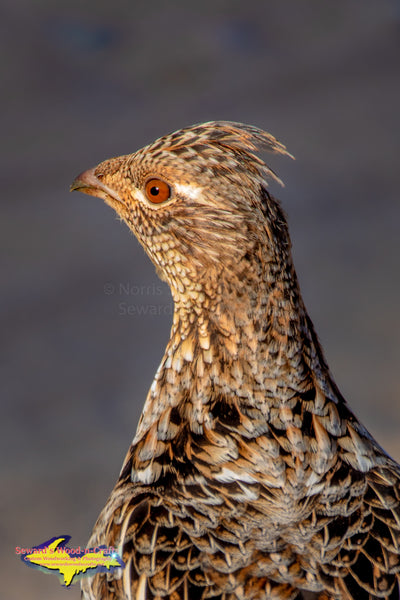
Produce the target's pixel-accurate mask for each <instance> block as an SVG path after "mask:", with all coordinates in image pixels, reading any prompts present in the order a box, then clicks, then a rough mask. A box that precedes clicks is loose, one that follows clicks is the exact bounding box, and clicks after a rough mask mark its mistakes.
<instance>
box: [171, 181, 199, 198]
mask: <svg viewBox="0 0 400 600" xmlns="http://www.w3.org/2000/svg"><path fill="white" fill-rule="evenodd" d="M174 188H175V191H176V193H177V194H179V195H182V196H186V198H190V199H191V200H196V198H198V197H199V195H200V194H201V192H202V191H203V190H202V188H201V187H198V186H197V185H191V184H187V183H175V185H174Z"/></svg>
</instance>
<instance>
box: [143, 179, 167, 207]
mask: <svg viewBox="0 0 400 600" xmlns="http://www.w3.org/2000/svg"><path fill="white" fill-rule="evenodd" d="M145 191H146V196H147V199H148V200H150V202H152V203H153V204H161V202H165V201H166V200H168V198H169V197H170V196H171V188H170V187H169V185H168V183H165V181H162V180H161V179H149V181H148V182H147V183H146V187H145Z"/></svg>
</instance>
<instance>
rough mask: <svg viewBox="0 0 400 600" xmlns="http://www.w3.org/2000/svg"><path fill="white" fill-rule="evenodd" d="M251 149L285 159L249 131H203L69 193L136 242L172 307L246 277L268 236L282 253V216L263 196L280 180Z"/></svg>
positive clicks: (79, 182) (84, 178) (269, 249)
mask: <svg viewBox="0 0 400 600" xmlns="http://www.w3.org/2000/svg"><path fill="white" fill-rule="evenodd" d="M257 150H267V151H270V152H273V153H277V154H288V153H287V152H286V149H285V147H284V146H283V145H282V144H280V143H279V142H277V141H276V139H275V138H274V137H273V136H271V135H270V134H268V133H266V132H264V131H262V130H260V129H258V128H256V127H252V126H249V125H242V124H239V123H231V122H225V121H220V122H215V121H214V122H209V123H204V124H200V125H195V126H193V127H188V128H186V129H182V130H179V131H177V132H175V133H172V134H170V135H167V136H165V137H162V138H160V139H159V140H157V141H155V142H154V143H152V144H150V145H148V146H146V147H145V148H143V149H141V150H139V151H137V152H135V153H134V154H129V155H126V156H120V157H117V158H112V159H110V160H106V161H104V162H102V163H100V164H99V165H98V166H97V167H95V168H93V169H90V170H88V171H85V172H83V173H81V174H80V175H79V176H78V177H77V178H76V179H75V181H74V182H73V184H72V186H71V190H78V191H81V192H84V193H86V194H89V195H93V196H98V197H100V198H103V199H104V200H105V202H106V203H107V204H109V205H110V206H111V207H112V208H113V209H114V210H115V211H116V212H117V213H118V215H119V216H120V217H121V218H122V219H123V220H124V221H125V222H126V223H127V225H128V227H129V228H130V229H131V230H132V231H133V233H134V234H135V235H136V237H137V239H138V240H139V242H140V243H141V244H142V246H143V247H144V249H145V251H146V252H147V254H148V255H149V256H150V258H151V259H152V261H153V263H154V264H155V265H156V268H157V271H158V273H159V275H160V276H161V277H162V278H163V279H164V280H166V281H167V282H168V283H169V285H170V287H171V291H172V294H173V297H174V300H175V301H176V302H179V301H184V302H186V303H187V302H188V299H189V298H190V297H193V298H194V297H195V296H196V295H198V294H199V293H201V292H204V291H206V293H207V290H208V289H209V288H210V287H211V288H212V287H215V285H217V284H218V282H220V281H221V279H224V278H225V275H229V276H231V275H232V272H234V271H238V270H239V271H240V272H241V273H242V275H241V276H242V278H246V277H247V276H248V275H249V273H250V272H251V269H249V268H248V267H249V257H251V258H250V261H253V262H254V260H255V258H254V257H255V256H257V254H258V255H259V254H260V253H261V254H264V256H263V259H265V261H266V262H268V260H271V256H273V254H274V253H276V252H277V244H276V240H275V239H274V238H275V237H276V236H277V235H278V236H279V237H280V238H282V240H283V242H284V243H283V247H288V246H289V238H288V235H287V230H286V222H285V218H284V216H283V213H282V211H281V210H280V207H279V204H278V203H277V202H276V201H275V200H274V199H273V198H272V197H271V196H270V195H269V194H268V192H267V182H268V180H271V179H273V180H276V181H278V182H280V180H279V179H278V177H277V176H276V175H275V174H274V173H273V171H272V170H271V169H270V168H269V167H267V165H266V164H265V163H264V162H263V161H262V160H261V159H260V158H259V157H258V156H256V154H255V151H257ZM282 240H281V241H282ZM278 246H282V244H280V245H279V244H278Z"/></svg>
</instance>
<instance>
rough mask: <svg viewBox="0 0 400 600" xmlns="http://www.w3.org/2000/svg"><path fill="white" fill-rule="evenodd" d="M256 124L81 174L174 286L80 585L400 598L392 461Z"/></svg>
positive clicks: (82, 182)
mask: <svg viewBox="0 0 400 600" xmlns="http://www.w3.org/2000/svg"><path fill="white" fill-rule="evenodd" d="M258 149H260V150H262V149H264V150H267V151H270V152H274V153H278V154H282V155H283V154H287V152H286V149H285V147H284V146H283V145H281V144H280V143H279V142H277V141H276V140H275V139H274V138H273V137H272V136H271V135H269V134H268V133H265V132H264V131H261V130H260V129H257V128H256V127H252V126H248V125H242V124H239V123H230V122H224V121H219V122H210V123H204V124H200V125H195V126H193V127H189V128H187V129H182V130H180V131H177V132H175V133H172V134H170V135H167V136H165V137H163V138H161V139H159V140H157V141H156V142H154V143H153V144H150V145H149V146H147V147H145V148H143V149H142V150H139V151H138V152H136V153H135V154H131V155H128V156H121V157H119V158H112V159H110V160H106V161H105V162H103V163H101V164H100V165H98V166H97V167H96V168H94V169H91V170H89V171H85V172H84V173H82V174H81V175H79V176H78V177H77V178H76V179H75V181H74V183H73V184H72V187H71V189H73V190H79V191H82V192H85V193H87V194H91V195H93V196H99V197H100V198H103V199H104V200H105V201H106V203H107V204H109V205H110V206H111V207H112V208H114V209H115V211H116V212H117V213H118V215H119V216H120V217H121V218H122V219H123V220H124V221H125V222H126V223H127V225H128V227H129V228H130V229H131V230H132V231H133V232H134V234H135V235H136V237H137V238H138V240H139V241H140V243H141V244H142V245H143V247H144V249H145V251H146V252H147V254H148V255H149V257H150V258H151V259H152V261H153V262H154V264H155V265H156V268H157V271H158V273H159V274H160V275H161V277H162V278H163V279H165V280H166V281H167V282H168V284H169V286H170V288H171V292H172V295H173V299H174V305H175V309H174V318H173V325H172V331H171V338H170V340H169V342H168V345H167V348H166V351H165V355H164V358H163V359H162V361H161V365H160V367H159V369H158V371H157V373H156V375H155V379H154V382H153V384H152V386H151V389H150V391H149V394H148V397H147V399H146V402H145V405H144V408H143V413H142V416H141V419H140V422H139V426H138V429H137V433H136V436H135V438H134V440H133V442H132V445H131V447H130V449H129V451H128V454H127V457H126V459H125V462H124V464H123V467H122V470H121V474H120V477H119V479H118V482H117V484H116V486H115V488H114V490H113V491H112V493H111V496H110V498H109V500H108V502H107V504H106V506H105V508H104V510H103V511H102V513H101V515H100V517H99V519H98V521H97V523H96V525H95V527H94V530H93V534H92V537H91V538H90V541H89V546H98V545H99V544H105V545H106V546H114V547H115V548H116V549H117V550H118V551H119V553H120V554H121V556H122V558H123V560H124V562H125V565H126V566H125V568H124V569H123V570H119V571H117V572H116V573H114V574H113V575H107V574H105V573H101V574H96V575H95V576H93V577H88V578H86V579H84V580H83V584H82V588H83V598H85V599H86V600H88V599H90V600H94V599H96V600H98V599H100V598H101V599H112V600H116V599H118V600H122V599H124V600H151V599H157V600H161V599H162V598H168V599H169V600H200V599H203V598H204V599H205V598H218V599H221V600H228V599H229V600H264V599H265V600H266V599H276V600H278V599H279V600H280V599H296V600H300V599H309V598H319V599H320V600H322V599H325V600H326V599H335V600H338V599H353V600H372V599H376V598H385V599H386V600H388V599H390V600H394V599H396V600H398V599H399V572H400V467H399V465H398V464H396V463H395V462H394V461H393V460H392V459H391V458H390V457H389V456H388V455H387V454H386V453H385V452H384V450H382V448H381V447H380V446H379V445H378V444H377V443H376V442H375V441H374V439H373V438H372V437H371V435H370V434H369V433H368V432H367V431H366V429H365V428H364V427H363V425H361V424H360V422H359V421H358V420H357V418H356V417H355V416H354V415H353V413H352V412H351V410H350V409H349V407H348V405H347V404H346V402H345V400H344V399H343V397H342V396H341V394H340V392H339V390H338V389H337V387H336V385H335V383H334V382H333V380H332V376H331V374H330V372H329V369H328V367H327V365H326V362H325V360H324V356H323V353H322V350H321V346H320V344H319V342H318V339H317V336H316V334H315V332H314V328H313V325H312V323H311V321H310V318H309V317H308V315H307V312H306V309H305V307H304V304H303V301H302V298H301V295H300V290H299V285H298V282H297V277H296V273H295V271H294V268H293V264H292V258H291V252H290V239H289V234H288V229H287V224H286V220H285V216H284V213H283V212H282V209H281V207H280V204H279V203H278V202H277V200H275V199H274V198H273V197H272V196H271V194H270V193H269V192H268V186H267V180H268V179H269V178H273V179H277V177H276V176H275V175H274V173H273V172H272V171H271V170H270V169H269V168H268V167H267V166H266V165H265V164H264V163H263V161H262V160H261V159H260V158H258V157H257V156H256V155H255V154H254V152H255V151H256V150H258Z"/></svg>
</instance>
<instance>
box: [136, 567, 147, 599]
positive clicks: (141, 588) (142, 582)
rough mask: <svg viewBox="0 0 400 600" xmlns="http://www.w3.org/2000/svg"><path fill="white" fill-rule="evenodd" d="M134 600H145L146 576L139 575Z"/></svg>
mask: <svg viewBox="0 0 400 600" xmlns="http://www.w3.org/2000/svg"><path fill="white" fill-rule="evenodd" d="M136 600H146V575H145V574H144V573H142V574H141V576H140V579H139V584H138V588H137V592H136Z"/></svg>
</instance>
